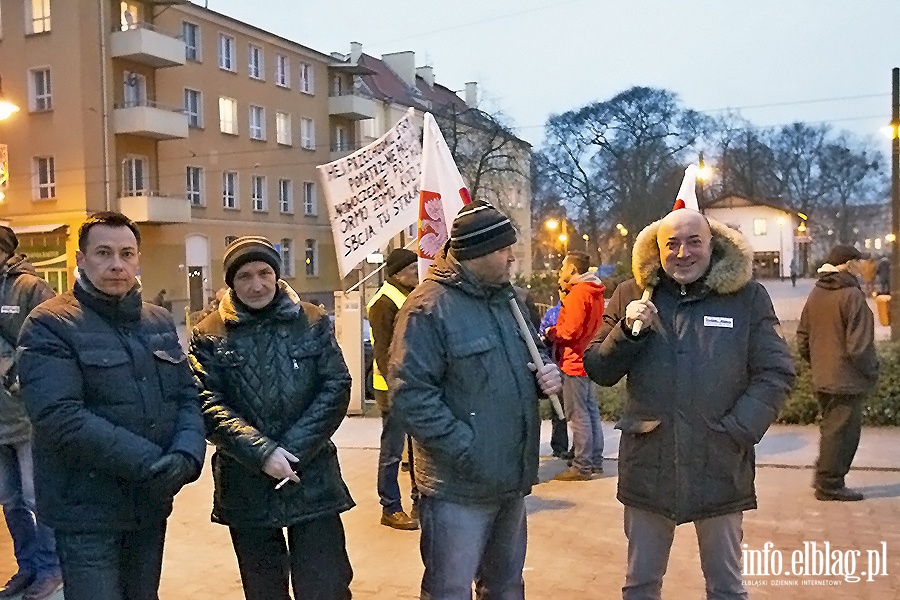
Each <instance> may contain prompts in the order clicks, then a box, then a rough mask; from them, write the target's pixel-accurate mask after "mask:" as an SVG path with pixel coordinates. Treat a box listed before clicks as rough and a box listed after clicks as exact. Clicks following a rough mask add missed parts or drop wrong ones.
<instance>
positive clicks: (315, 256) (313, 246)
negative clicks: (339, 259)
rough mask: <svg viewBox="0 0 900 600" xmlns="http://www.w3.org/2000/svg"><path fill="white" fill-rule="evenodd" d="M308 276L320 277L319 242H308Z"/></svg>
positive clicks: (306, 260)
mask: <svg viewBox="0 0 900 600" xmlns="http://www.w3.org/2000/svg"><path fill="white" fill-rule="evenodd" d="M304 262H305V263H306V276H307V277H318V276H319V242H317V241H316V240H306V257H305V260H304Z"/></svg>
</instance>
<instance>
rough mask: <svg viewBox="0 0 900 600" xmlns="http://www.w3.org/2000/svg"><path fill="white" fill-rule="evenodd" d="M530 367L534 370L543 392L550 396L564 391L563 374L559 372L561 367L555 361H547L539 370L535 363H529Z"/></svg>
mask: <svg viewBox="0 0 900 600" xmlns="http://www.w3.org/2000/svg"><path fill="white" fill-rule="evenodd" d="M528 368H529V369H531V370H532V371H534V376H535V377H536V378H537V384H538V387H540V388H541V391H542V392H544V393H545V394H547V395H548V396H549V395H550V394H558V393H560V392H561V391H562V375H560V374H559V367H557V366H556V365H554V364H553V363H547V364H546V365H544V366H543V367H541V369H540V370H538V368H537V367H536V366H535V365H534V363H528Z"/></svg>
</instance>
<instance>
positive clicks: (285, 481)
mask: <svg viewBox="0 0 900 600" xmlns="http://www.w3.org/2000/svg"><path fill="white" fill-rule="evenodd" d="M290 480H291V478H290V477H285V478H284V479H282V480H281V481H279V482H278V483H276V484H275V489H276V490H280V489H281V488H283V487H284V484H286V483H287V482H288V481H290Z"/></svg>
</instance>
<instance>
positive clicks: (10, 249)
mask: <svg viewBox="0 0 900 600" xmlns="http://www.w3.org/2000/svg"><path fill="white" fill-rule="evenodd" d="M18 247H19V238H17V237H16V232H15V231H13V230H12V229H10V228H9V227H7V226H6V225H0V250H2V251H3V252H4V253H6V254H12V253H14V252H15V251H16V248H18Z"/></svg>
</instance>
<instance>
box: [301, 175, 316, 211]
mask: <svg viewBox="0 0 900 600" xmlns="http://www.w3.org/2000/svg"><path fill="white" fill-rule="evenodd" d="M318 213H319V211H318V208H317V203H316V184H315V183H313V182H312V181H304V182H303V214H304V215H311V216H315V215H317V214H318Z"/></svg>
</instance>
